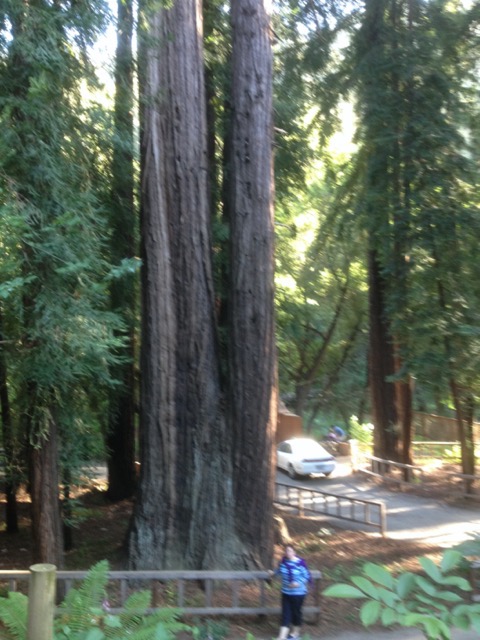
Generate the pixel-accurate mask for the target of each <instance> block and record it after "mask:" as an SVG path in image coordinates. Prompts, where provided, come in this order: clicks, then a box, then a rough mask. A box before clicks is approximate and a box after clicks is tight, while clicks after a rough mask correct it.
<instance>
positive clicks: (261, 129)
mask: <svg viewBox="0 0 480 640" xmlns="http://www.w3.org/2000/svg"><path fill="white" fill-rule="evenodd" d="M231 7H232V29H233V49H232V74H233V82H232V106H233V120H232V164H231V178H232V179H231V194H230V207H229V209H230V221H231V277H232V287H231V291H230V297H229V304H230V308H229V312H230V320H231V322H230V328H231V329H230V336H229V340H230V395H229V398H230V401H229V411H230V424H231V429H232V434H233V438H234V441H233V460H234V476H233V478H234V484H233V487H234V497H235V516H236V526H237V531H238V533H239V535H240V537H241V539H242V541H243V542H244V543H245V544H246V547H247V549H248V548H250V549H255V550H256V553H255V555H254V557H252V558H251V560H253V562H254V563H257V564H264V565H268V564H269V563H270V561H271V554H272V499H273V469H274V465H273V461H272V451H273V436H274V431H275V425H276V407H277V397H276V365H275V363H276V353H275V341H274V315H273V271H274V256H273V238H274V234H273V166H272V143H273V140H272V136H273V126H272V51H271V42H270V40H271V31H270V16H269V14H268V11H267V8H266V3H265V2H264V1H263V0H232V4H231ZM253 469H254V470H255V473H252V470H253Z"/></svg>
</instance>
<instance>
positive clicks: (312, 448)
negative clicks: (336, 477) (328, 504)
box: [277, 438, 337, 478]
mask: <svg viewBox="0 0 480 640" xmlns="http://www.w3.org/2000/svg"><path fill="white" fill-rule="evenodd" d="M336 464H337V463H336V460H335V458H334V457H333V456H332V455H331V454H330V453H328V451H326V449H324V448H323V447H322V445H321V444H319V443H318V442H316V440H312V439H311V438H292V439H291V440H284V441H283V442H280V444H278V445H277V467H279V468H280V469H283V470H284V471H286V472H287V473H288V475H289V476H290V477H291V478H296V477H297V476H308V475H311V474H314V473H323V475H325V476H329V475H330V474H331V473H332V471H333V470H334V469H335V466H336Z"/></svg>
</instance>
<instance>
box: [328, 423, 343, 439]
mask: <svg viewBox="0 0 480 640" xmlns="http://www.w3.org/2000/svg"><path fill="white" fill-rule="evenodd" d="M346 437H347V434H346V433H345V431H344V430H343V429H342V427H338V426H337V425H334V424H332V426H331V427H330V431H329V432H328V435H327V440H332V441H333V442H343V441H344V440H345V438H346Z"/></svg>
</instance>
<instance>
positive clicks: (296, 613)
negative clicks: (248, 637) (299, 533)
mask: <svg viewBox="0 0 480 640" xmlns="http://www.w3.org/2000/svg"><path fill="white" fill-rule="evenodd" d="M272 575H279V576H280V577H281V579H282V619H281V626H280V631H279V634H278V638H277V640H287V639H288V640H296V639H297V638H299V637H300V627H301V626H302V607H303V601H304V600H305V596H306V595H307V593H308V585H309V584H310V582H311V580H312V577H311V575H310V571H309V569H308V567H307V563H306V562H305V560H304V559H303V558H299V557H298V556H297V554H296V553H295V549H294V548H293V546H292V545H291V544H288V545H287V546H286V547H285V554H284V556H283V558H282V559H281V560H280V563H279V565H278V568H277V569H276V571H274V572H272Z"/></svg>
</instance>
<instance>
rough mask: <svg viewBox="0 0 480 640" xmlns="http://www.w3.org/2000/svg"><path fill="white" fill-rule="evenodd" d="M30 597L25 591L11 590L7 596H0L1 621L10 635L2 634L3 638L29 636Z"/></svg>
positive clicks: (18, 638)
mask: <svg viewBox="0 0 480 640" xmlns="http://www.w3.org/2000/svg"><path fill="white" fill-rule="evenodd" d="M27 616H28V598H27V596H24V595H23V593H17V592H15V591H14V592H10V593H9V594H8V596H7V597H6V598H0V621H1V622H2V623H3V624H4V625H5V627H6V628H7V631H8V632H9V635H8V636H6V635H4V632H3V631H2V632H1V634H0V636H1V637H2V640H3V639H5V640H9V639H10V638H12V640H25V638H26V637H27Z"/></svg>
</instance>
